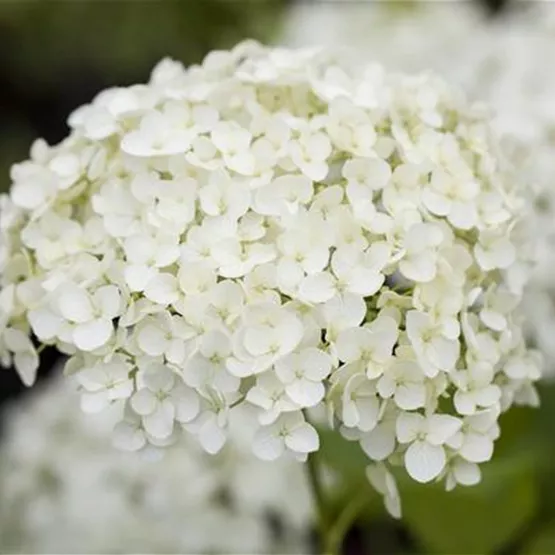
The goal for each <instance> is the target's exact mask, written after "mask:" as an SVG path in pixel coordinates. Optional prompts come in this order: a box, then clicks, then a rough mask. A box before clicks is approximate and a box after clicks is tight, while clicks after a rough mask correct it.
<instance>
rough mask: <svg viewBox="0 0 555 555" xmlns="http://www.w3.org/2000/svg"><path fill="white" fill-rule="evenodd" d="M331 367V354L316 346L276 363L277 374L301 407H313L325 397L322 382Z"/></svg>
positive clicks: (286, 390) (288, 392) (289, 394)
mask: <svg viewBox="0 0 555 555" xmlns="http://www.w3.org/2000/svg"><path fill="white" fill-rule="evenodd" d="M331 369H332V364H331V359H330V357H329V355H327V354H326V353H324V352H323V351H320V350H318V349H315V348H308V349H305V350H303V351H301V352H300V353H298V354H290V355H287V356H285V357H283V358H282V359H280V360H278V361H277V362H276V364H275V372H276V375H277V377H278V378H279V379H280V380H281V381H282V383H283V384H284V385H285V392H286V393H287V395H288V396H289V397H290V398H291V400H292V401H293V402H294V403H296V404H298V405H299V406H300V407H313V406H315V405H317V404H318V403H319V402H320V401H321V400H322V399H323V398H324V394H325V387H324V384H323V383H322V382H323V380H324V379H325V378H327V377H328V375H329V374H330V372H331Z"/></svg>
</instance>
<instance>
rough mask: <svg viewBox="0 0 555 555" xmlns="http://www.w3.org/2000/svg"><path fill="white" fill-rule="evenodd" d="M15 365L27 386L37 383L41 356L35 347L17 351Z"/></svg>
mask: <svg viewBox="0 0 555 555" xmlns="http://www.w3.org/2000/svg"><path fill="white" fill-rule="evenodd" d="M14 366H15V369H16V370H17V373H18V374H19V377H20V378H21V381H22V382H23V383H24V384H25V385H26V386H31V385H33V384H34V383H35V379H36V377H37V369H38V367H39V357H38V355H37V353H36V351H35V349H32V350H30V351H24V352H19V353H15V355H14Z"/></svg>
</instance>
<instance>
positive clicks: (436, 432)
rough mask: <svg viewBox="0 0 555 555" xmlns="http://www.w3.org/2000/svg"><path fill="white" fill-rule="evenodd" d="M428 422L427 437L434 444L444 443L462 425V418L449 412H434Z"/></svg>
mask: <svg viewBox="0 0 555 555" xmlns="http://www.w3.org/2000/svg"><path fill="white" fill-rule="evenodd" d="M427 423H428V433H427V435H426V439H427V441H429V442H430V443H431V444H432V445H442V444H443V443H445V442H446V441H447V440H448V439H449V438H451V437H452V436H454V435H455V434H456V433H457V432H458V431H459V430H460V429H461V426H462V420H460V419H459V418H455V417H454V416H450V415H448V414H432V416H430V417H429V418H428V422H427Z"/></svg>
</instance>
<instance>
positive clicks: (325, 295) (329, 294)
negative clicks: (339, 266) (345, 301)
mask: <svg viewBox="0 0 555 555" xmlns="http://www.w3.org/2000/svg"><path fill="white" fill-rule="evenodd" d="M336 292H337V291H336V289H335V280H334V279H333V277H332V276H331V274H329V273H328V272H319V273H317V274H313V275H311V276H307V277H305V278H304V279H303V280H302V281H301V284H300V286H299V298H300V299H302V300H303V301H305V302H307V303H325V302H326V301H329V300H330V299H331V298H333V296H334V295H335V294H336Z"/></svg>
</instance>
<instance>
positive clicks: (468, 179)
mask: <svg viewBox="0 0 555 555" xmlns="http://www.w3.org/2000/svg"><path fill="white" fill-rule="evenodd" d="M69 123H70V126H71V129H72V130H71V134H70V135H69V137H68V138H67V139H66V140H64V141H63V142H62V143H60V144H59V145H57V146H54V147H49V146H47V145H46V144H45V143H44V142H37V143H35V145H34V146H33V148H32V151H31V159H30V160H29V161H26V162H24V163H22V164H18V165H16V166H14V168H13V170H12V179H13V185H12V189H11V193H10V195H9V196H5V197H4V198H3V200H2V204H3V207H2V222H1V231H2V256H1V259H0V260H1V270H2V292H1V295H0V306H1V310H2V311H1V315H2V320H1V321H2V329H1V334H0V340H1V348H2V355H3V359H4V360H5V362H7V363H9V362H10V360H12V359H13V361H14V363H15V365H16V368H17V369H18V371H19V372H20V374H21V376H22V378H23V379H24V381H25V382H26V383H31V382H32V381H33V377H34V372H35V370H36V366H37V360H38V359H37V354H36V352H35V350H34V343H35V342H34V341H31V340H30V339H29V335H31V336H32V337H33V338H34V339H35V340H36V341H38V342H40V343H43V344H47V345H55V346H56V347H58V348H59V349H60V350H61V351H62V352H64V353H66V354H67V355H69V356H70V359H69V361H68V363H67V373H69V374H73V375H75V377H76V379H77V381H78V382H79V384H80V385H81V388H82V391H83V397H82V404H83V408H84V409H85V410H87V411H102V410H104V409H105V408H106V407H108V405H110V404H113V403H117V404H121V405H124V407H125V411H124V417H123V419H122V421H121V422H120V423H119V424H118V425H117V426H116V428H115V431H114V434H115V441H116V443H117V444H118V445H120V446H122V447H123V448H126V449H130V450H140V449H143V448H145V447H147V446H149V445H154V446H157V447H164V446H167V445H170V444H173V443H175V442H177V441H179V439H180V436H182V434H194V435H195V436H197V438H198V441H199V442H200V444H201V445H202V446H203V447H204V449H205V450H206V451H208V452H211V453H215V452H217V451H219V450H220V449H221V447H222V446H223V445H224V443H225V440H226V436H227V428H228V425H229V422H230V421H231V420H232V419H233V418H234V416H233V414H234V409H235V408H236V407H237V406H238V405H242V404H246V405H250V406H254V407H256V409H257V412H258V414H257V416H256V418H257V421H258V431H257V433H256V434H255V437H254V440H253V446H252V447H253V450H254V452H255V453H256V454H257V455H258V456H259V457H260V458H262V459H268V460H273V459H276V458H278V457H280V456H284V455H292V456H294V457H296V458H298V459H300V460H304V459H306V457H307V455H308V454H309V453H311V452H314V451H316V450H318V448H319V437H318V433H317V430H316V429H315V427H314V426H313V425H312V424H311V423H310V422H308V421H307V418H306V416H307V411H311V410H312V409H318V408H322V407H325V408H326V409H327V413H328V415H329V420H330V422H331V424H332V425H334V426H336V427H337V428H338V429H340V430H341V432H342V433H343V434H344V435H345V436H346V437H348V438H349V439H353V440H356V441H359V442H360V444H361V446H362V448H363V449H364V451H365V452H366V453H367V455H368V457H369V460H370V461H373V462H375V463H379V468H378V469H377V470H376V471H375V472H370V474H369V475H370V476H373V481H374V482H375V483H377V484H380V487H379V488H378V489H381V490H383V491H387V492H388V495H390V494H391V492H392V491H396V490H395V488H393V487H392V486H391V478H389V477H388V475H387V474H385V473H386V472H388V470H387V467H388V465H389V464H395V463H396V462H398V461H401V462H402V463H403V464H404V466H405V467H406V470H407V472H408V474H409V475H410V476H411V477H412V478H414V479H415V480H417V481H420V482H428V481H431V480H434V479H438V478H439V479H445V480H446V481H447V484H448V486H449V487H453V486H454V485H456V484H457V483H461V484H468V483H473V482H475V481H476V480H477V479H479V470H478V467H477V464H478V463H480V462H483V461H485V460H488V459H489V458H490V457H491V454H492V446H493V441H494V439H495V438H496V437H497V435H498V428H497V418H498V416H499V413H500V412H501V411H502V410H506V409H507V408H508V407H509V406H510V405H511V404H513V402H518V401H523V402H524V401H527V402H535V401H536V398H535V392H534V389H533V382H534V381H535V380H537V379H538V377H539V360H538V357H537V355H536V354H535V353H533V352H530V351H528V350H527V349H526V347H525V344H524V342H523V339H522V333H521V329H520V325H519V322H518V319H517V318H515V316H514V310H513V309H514V307H515V306H516V305H517V304H518V301H519V298H520V295H521V287H519V286H517V285H518V284H520V282H521V281H522V280H515V279H509V277H510V276H511V275H514V274H515V273H516V274H518V275H519V276H520V277H523V276H524V277H525V274H526V270H525V268H523V267H522V264H521V263H520V262H519V261H518V260H517V249H518V246H519V245H518V241H519V237H520V235H519V233H518V229H519V226H518V225H517V224H518V223H519V217H520V213H521V210H522V206H523V203H522V201H521V200H520V197H519V183H515V180H514V179H512V177H511V176H512V173H510V172H508V171H506V170H505V165H504V161H503V159H502V156H501V154H500V152H499V150H498V148H497V146H496V142H495V138H494V137H493V135H492V133H491V131H490V126H489V122H488V118H487V114H486V113H485V111H484V109H483V108H481V107H480V106H477V105H470V104H468V103H467V102H466V101H465V99H464V97H463V96H462V95H461V94H460V93H459V92H458V91H457V90H454V89H452V88H450V87H449V86H448V85H447V84H446V83H444V82H443V81H442V80H441V79H439V78H438V77H436V76H434V75H430V74H421V75H415V76H410V75H403V74H389V73H387V72H386V71H384V70H383V69H382V68H381V67H379V66H377V65H369V66H363V67H361V66H358V65H356V64H355V63H354V62H353V63H351V62H349V61H348V60H344V59H342V58H339V57H338V56H335V55H332V54H330V53H327V52H325V51H320V50H297V51H295V50H291V51H290V50H285V49H279V48H278V49H276V48H265V47H263V46H261V45H259V44H256V43H252V42H246V43H242V44H240V45H239V46H237V47H236V48H235V49H233V50H231V51H229V52H213V53H211V54H209V55H208V56H207V57H206V59H205V60H204V61H203V62H202V64H201V65H198V66H194V67H191V68H188V69H184V68H183V67H182V66H181V65H180V64H179V63H177V62H173V61H169V60H164V61H162V62H161V63H160V64H159V65H158V66H157V67H156V68H155V70H154V72H153V74H152V77H151V80H150V82H149V83H148V84H147V85H137V86H133V87H129V88H116V89H111V90H108V91H105V92H103V93H101V94H100V95H98V96H97V97H96V98H95V100H94V101H93V102H92V104H90V105H88V106H85V107H83V108H80V109H78V110H77V111H76V112H74V113H73V114H72V115H71V117H70V119H69ZM517 282H518V284H517ZM383 484H389V485H387V487H386V486H384V485H383ZM389 506H391V507H395V506H397V505H396V503H395V502H394V500H390V501H389Z"/></svg>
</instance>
